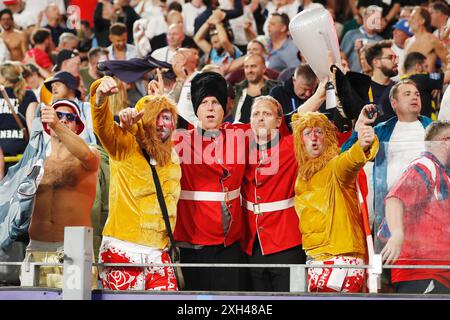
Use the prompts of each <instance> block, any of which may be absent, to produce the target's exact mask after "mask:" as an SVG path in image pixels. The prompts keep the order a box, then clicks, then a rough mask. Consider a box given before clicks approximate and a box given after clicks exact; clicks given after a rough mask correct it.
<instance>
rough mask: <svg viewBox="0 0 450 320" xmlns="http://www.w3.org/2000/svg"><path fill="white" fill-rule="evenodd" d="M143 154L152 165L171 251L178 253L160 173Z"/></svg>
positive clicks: (147, 157)
mask: <svg viewBox="0 0 450 320" xmlns="http://www.w3.org/2000/svg"><path fill="white" fill-rule="evenodd" d="M142 152H143V154H144V157H145V159H146V160H147V162H148V164H149V165H150V168H151V169H152V175H153V180H154V182H155V188H156V196H157V197H158V202H159V206H160V208H161V212H162V215H163V218H164V223H165V224H166V229H167V233H168V235H169V240H170V248H171V250H173V251H174V252H175V253H176V252H177V250H175V248H176V246H175V241H174V239H173V233H172V228H171V227H170V221H169V214H168V212H167V206H166V201H165V200H164V195H163V192H162V188H161V183H160V182H159V177H158V172H156V168H155V166H154V165H152V164H151V163H150V157H149V156H148V153H147V152H146V151H145V150H142Z"/></svg>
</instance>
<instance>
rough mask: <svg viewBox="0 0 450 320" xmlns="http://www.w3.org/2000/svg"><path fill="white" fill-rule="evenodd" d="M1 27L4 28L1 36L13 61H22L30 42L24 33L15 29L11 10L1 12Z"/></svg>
mask: <svg viewBox="0 0 450 320" xmlns="http://www.w3.org/2000/svg"><path fill="white" fill-rule="evenodd" d="M0 25H1V26H2V28H3V32H2V33H1V35H0V36H1V37H2V39H3V40H4V41H5V44H6V46H7V47H8V50H9V53H10V55H11V60H13V61H22V59H23V58H24V57H25V52H26V51H27V49H28V40H27V36H26V34H25V33H24V32H23V31H18V30H15V29H14V19H13V14H12V12H11V10H9V9H4V10H2V11H0Z"/></svg>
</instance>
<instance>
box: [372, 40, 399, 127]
mask: <svg viewBox="0 0 450 320" xmlns="http://www.w3.org/2000/svg"><path fill="white" fill-rule="evenodd" d="M366 60H367V63H368V64H369V65H370V66H371V67H372V70H373V73H372V77H371V81H370V85H369V88H368V93H367V94H368V101H367V102H368V103H374V104H378V105H380V106H381V108H382V111H383V113H384V114H383V115H378V118H377V120H376V122H375V124H376V123H379V122H382V121H386V120H388V119H389V118H391V117H393V116H394V115H395V113H394V110H392V106H391V104H390V102H389V90H390V89H391V88H392V86H393V85H394V82H393V81H392V79H391V78H392V77H395V76H396V75H397V74H398V56H397V55H396V54H395V52H394V51H393V50H392V43H391V42H390V41H387V40H382V41H378V42H376V43H375V44H373V45H371V46H369V47H368V48H367V50H366Z"/></svg>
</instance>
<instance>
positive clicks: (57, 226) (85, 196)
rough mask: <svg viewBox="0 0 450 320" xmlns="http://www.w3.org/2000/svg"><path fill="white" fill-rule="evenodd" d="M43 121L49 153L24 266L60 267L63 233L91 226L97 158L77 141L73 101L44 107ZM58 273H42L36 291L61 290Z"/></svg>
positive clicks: (78, 128) (79, 126)
mask: <svg viewBox="0 0 450 320" xmlns="http://www.w3.org/2000/svg"><path fill="white" fill-rule="evenodd" d="M41 117H42V123H43V126H44V131H45V132H46V133H47V134H49V135H50V137H51V138H50V143H51V153H50V155H49V156H47V158H46V162H45V173H44V176H43V178H42V181H41V183H40V184H39V188H38V191H37V193H36V204H35V208H34V211H33V215H32V218H31V223H30V228H29V234H30V243H29V245H28V247H27V252H26V257H25V261H36V262H60V257H61V256H62V250H63V249H64V248H63V244H64V228H65V227H68V226H85V227H90V226H91V207H92V204H93V202H94V197H95V191H96V183H97V170H98V167H99V162H100V157H99V155H98V153H97V151H96V150H95V149H94V148H90V147H89V146H88V145H87V144H86V143H85V142H84V141H83V139H81V137H79V134H80V133H81V132H82V131H83V129H84V124H83V122H82V121H81V119H80V115H79V113H78V107H77V105H76V104H75V103H74V102H73V101H71V100H59V101H57V102H55V103H54V104H53V105H52V106H50V107H49V106H43V107H42V109H41ZM61 269H62V268H61V267H59V268H58V267H56V268H54V267H41V268H40V279H39V285H40V286H44V287H57V288H61V287H62V277H63V275H62V270H61ZM93 281H94V282H95V281H96V279H93Z"/></svg>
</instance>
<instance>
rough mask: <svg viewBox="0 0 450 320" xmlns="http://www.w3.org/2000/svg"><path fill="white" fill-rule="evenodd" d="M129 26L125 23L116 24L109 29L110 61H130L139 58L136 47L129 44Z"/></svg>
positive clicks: (108, 48)
mask: <svg viewBox="0 0 450 320" xmlns="http://www.w3.org/2000/svg"><path fill="white" fill-rule="evenodd" d="M127 39H128V35H127V26H126V25H125V24H123V23H120V22H118V23H114V24H113V25H111V27H110V28H109V41H111V45H110V46H109V47H107V48H106V49H107V50H108V58H109V60H130V59H132V58H136V57H137V51H136V47H135V46H134V45H132V44H128V43H127Z"/></svg>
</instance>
